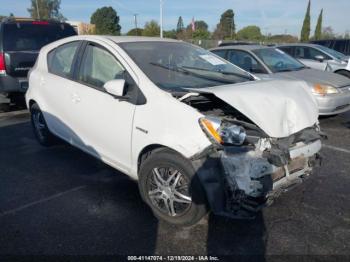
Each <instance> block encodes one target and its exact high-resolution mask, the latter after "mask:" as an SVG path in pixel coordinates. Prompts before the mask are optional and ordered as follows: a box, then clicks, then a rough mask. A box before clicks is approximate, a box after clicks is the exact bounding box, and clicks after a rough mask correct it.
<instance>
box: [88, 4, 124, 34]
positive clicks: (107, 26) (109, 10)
mask: <svg viewBox="0 0 350 262" xmlns="http://www.w3.org/2000/svg"><path fill="white" fill-rule="evenodd" d="M90 22H91V24H94V25H95V26H96V34H97V35H120V29H121V26H120V25H119V16H118V15H117V12H116V11H115V10H114V9H113V7H111V6H109V7H107V6H105V7H102V8H99V9H97V10H96V11H95V12H94V13H93V14H92V16H91V19H90Z"/></svg>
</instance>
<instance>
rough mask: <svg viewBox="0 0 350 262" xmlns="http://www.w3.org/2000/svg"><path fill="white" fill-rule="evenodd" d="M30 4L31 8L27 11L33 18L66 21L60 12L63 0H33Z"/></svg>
mask: <svg viewBox="0 0 350 262" xmlns="http://www.w3.org/2000/svg"><path fill="white" fill-rule="evenodd" d="M30 2H31V6H30V8H28V9H27V10H28V12H29V14H30V16H31V17H32V18H35V19H57V20H66V18H65V17H64V16H63V15H62V14H61V12H60V5H61V0H31V1H30ZM37 7H38V9H37Z"/></svg>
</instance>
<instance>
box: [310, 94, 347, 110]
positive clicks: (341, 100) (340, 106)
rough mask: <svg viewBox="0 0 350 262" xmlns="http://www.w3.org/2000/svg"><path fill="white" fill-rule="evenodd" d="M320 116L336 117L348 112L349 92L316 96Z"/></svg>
mask: <svg viewBox="0 0 350 262" xmlns="http://www.w3.org/2000/svg"><path fill="white" fill-rule="evenodd" d="M316 100H317V103H318V108H319V114H320V115H336V114H340V113H344V112H346V111H348V110H350V91H346V92H342V93H339V94H335V95H327V96H316Z"/></svg>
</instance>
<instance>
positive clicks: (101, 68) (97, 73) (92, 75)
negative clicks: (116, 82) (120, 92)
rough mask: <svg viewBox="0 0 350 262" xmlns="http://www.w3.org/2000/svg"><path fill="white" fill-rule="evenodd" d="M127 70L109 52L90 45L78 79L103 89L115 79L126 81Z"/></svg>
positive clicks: (86, 50)
mask: <svg viewBox="0 0 350 262" xmlns="http://www.w3.org/2000/svg"><path fill="white" fill-rule="evenodd" d="M124 73H125V69H124V68H123V66H122V65H121V64H120V63H119V62H118V60H117V59H116V58H115V57H114V56H113V55H112V54H110V53H109V52H108V51H107V50H105V49H103V48H101V47H98V46H95V45H92V44H89V45H88V46H87V47H86V49H85V53H84V56H83V60H82V63H81V66H80V71H79V74H78V79H79V81H81V82H84V83H86V84H89V85H92V86H95V87H99V88H102V87H103V85H104V84H105V83H106V82H108V81H110V80H113V79H124Z"/></svg>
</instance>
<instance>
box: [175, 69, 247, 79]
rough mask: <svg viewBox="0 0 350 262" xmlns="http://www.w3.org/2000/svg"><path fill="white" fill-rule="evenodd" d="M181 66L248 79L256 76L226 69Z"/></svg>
mask: <svg viewBox="0 0 350 262" xmlns="http://www.w3.org/2000/svg"><path fill="white" fill-rule="evenodd" d="M181 68H184V69H193V70H201V71H206V72H212V73H220V74H223V75H234V76H238V77H242V78H245V79H248V80H254V78H253V77H252V76H250V75H241V74H239V73H234V72H226V71H213V70H209V69H205V68H198V67H192V66H181Z"/></svg>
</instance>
